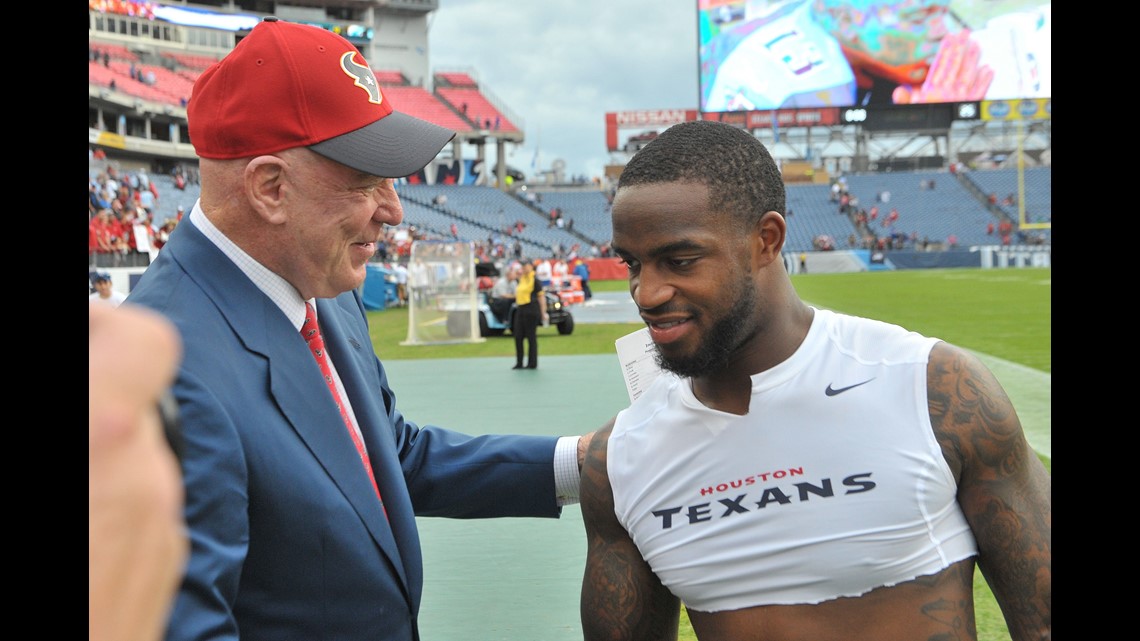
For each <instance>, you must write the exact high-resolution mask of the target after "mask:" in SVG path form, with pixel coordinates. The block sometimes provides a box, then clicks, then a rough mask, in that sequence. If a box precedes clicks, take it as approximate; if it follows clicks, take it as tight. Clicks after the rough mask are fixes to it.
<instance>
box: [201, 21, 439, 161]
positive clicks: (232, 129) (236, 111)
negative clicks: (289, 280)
mask: <svg viewBox="0 0 1140 641" xmlns="http://www.w3.org/2000/svg"><path fill="white" fill-rule="evenodd" d="M186 119H187V124H188V127H189V132H190V142H191V143H193V145H194V150H195V151H196V152H197V153H198V155H199V156H201V157H202V158H214V159H233V158H248V157H251V156H260V155H263V154H272V153H275V152H278V151H282V150H285V149H291V148H293V147H308V148H309V149H312V150H313V151H315V152H316V153H318V154H321V155H322V156H325V157H326V158H330V159H332V160H334V161H336V162H338V163H341V164H342V165H347V166H349V167H352V168H353V169H356V170H357V171H362V172H364V173H367V174H372V175H374V176H383V177H385V178H400V177H403V176H408V175H411V174H414V173H415V172H417V171H419V170H420V169H423V167H424V166H425V165H427V164H428V163H429V162H431V160H432V158H435V157H436V155H437V154H439V152H440V150H441V149H443V146H444V145H446V144H447V143H448V142H449V141H450V140H451V139H452V138H454V137H455V132H454V131H451V130H450V129H446V128H444V127H439V126H437V125H434V124H432V123H430V122H427V121H424V120H420V119H418V118H413V117H412V116H409V115H407V114H404V113H400V112H398V111H394V110H393V108H392V104H391V103H390V102H389V101H387V100H385V98H384V94H383V93H382V92H381V91H380V85H378V84H377V83H376V76H375V75H374V74H373V73H372V69H371V68H370V67H369V66H368V62H367V61H366V60H364V56H362V55H361V54H360V52H359V51H357V49H356V47H354V46H353V45H352V43H350V42H349V41H348V40H345V39H344V38H343V37H341V36H339V35H337V34H335V33H332V32H331V31H327V30H325V29H321V28H320V27H313V26H309V25H303V24H296V23H291V22H286V21H284V20H280V19H278V18H275V17H272V16H270V17H267V18H265V19H264V20H263V21H262V22H259V23H258V24H257V25H256V26H255V27H254V28H253V29H252V30H251V31H250V33H249V35H248V36H246V37H245V38H243V39H242V40H241V41H240V42H238V44H237V46H236V47H234V49H233V51H231V52H230V53H229V54H227V55H226V57H225V58H222V60H220V61H219V62H217V63H216V64H214V65H213V66H211V67H210V68H209V69H206V71H204V72H202V75H201V76H199V77H198V80H197V81H195V83H194V90H193V92H192V93H191V96H190V102H189V104H188V105H187V107H186Z"/></svg>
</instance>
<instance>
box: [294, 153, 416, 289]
mask: <svg viewBox="0 0 1140 641" xmlns="http://www.w3.org/2000/svg"><path fill="white" fill-rule="evenodd" d="M287 158H288V162H289V164H288V167H287V169H286V175H287V183H286V186H287V188H288V189H289V192H288V194H287V201H286V202H287V205H286V206H287V209H288V222H287V223H286V224H287V225H289V226H290V228H289V230H288V232H289V233H288V236H289V237H290V242H289V243H288V247H282V248H281V251H282V252H289V254H290V255H291V258H290V257H289V256H285V257H283V261H282V262H283V263H285V264H286V265H287V266H286V267H284V269H286V270H288V271H290V273H289V275H287V276H286V278H287V280H289V281H290V282H291V283H293V285H294V286H295V287H297V289H298V290H299V291H301V292H302V295H303V296H305V297H306V298H308V297H311V296H319V297H327V298H331V297H333V296H337V295H339V294H341V293H343V292H346V291H349V290H352V289H356V288H357V287H359V286H360V285H361V284H362V283H364V279H365V276H366V275H367V263H368V260H369V259H370V258H371V257H372V255H373V254H374V253H376V248H377V244H378V242H379V241H380V239H381V238H383V235H384V225H398V224H400V222H401V221H403V219H404V210H403V207H402V205H401V204H400V198H399V196H398V195H397V194H396V188H395V182H394V181H393V180H392V179H391V178H381V177H379V176H373V175H370V174H365V173H362V172H359V171H357V170H355V169H352V168H350V167H346V166H344V165H341V164H339V163H337V162H334V161H332V160H329V159H327V158H325V157H323V156H321V155H319V154H316V153H314V152H312V151H309V150H307V149H293V150H288V156H287Z"/></svg>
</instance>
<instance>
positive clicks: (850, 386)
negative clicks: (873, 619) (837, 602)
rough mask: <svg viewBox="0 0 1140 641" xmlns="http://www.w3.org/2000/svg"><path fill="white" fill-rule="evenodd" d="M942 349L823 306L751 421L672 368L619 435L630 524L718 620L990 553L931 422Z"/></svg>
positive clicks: (626, 415) (662, 573) (654, 561)
mask: <svg viewBox="0 0 1140 641" xmlns="http://www.w3.org/2000/svg"><path fill="white" fill-rule="evenodd" d="M937 342H938V340H937V339H933V338H927V337H924V336H921V335H919V334H917V333H914V332H909V331H907V330H905V329H903V328H901V327H898V326H896V325H890V324H887V323H883V322H880V321H876V320H870V319H863V318H857V317H853V316H846V315H841V314H836V313H833V312H830V311H826V310H820V309H817V310H815V318H814V320H813V322H812V326H811V329H810V330H809V331H808V334H807V337H806V338H805V339H804V342H803V344H802V345H801V346H800V347H799V348H798V349H797V350H796V352H795V353H794V354H793V355H792V356H791V357H790V358H788V359H787V360H786V361H784V362H783V363H781V364H779V365H777V366H776V367H774V368H772V369H769V370H767V371H765V372H761V373H760V374H757V375H755V376H753V377H752V401H751V405H750V410H749V412H748V414H747V415H745V416H737V415H735V414H729V413H725V412H720V411H717V410H712V409H709V408H707V407H705V406H704V405H702V404H701V403H700V401H698V400H697V399H696V397H695V396H694V395H693V393H692V390H691V388H690V385H689V380H688V379H681V378H678V377H676V376H674V375H672V374H670V373H668V372H666V373H663V374H662V375H661V376H659V377H658V378H657V380H656V381H654V383H653V384H652V385H651V386H650V388H649V389H647V390H646V391H645V392H644V393H643V394H642V395H641V396H640V397H639V398H638V399H637V401H636V402H635V403H633V404H632V405H631V406H630V407H629V408H628V409H626V410H623V411H622V412H621V413H619V414H618V417H617V422H616V424H615V425H614V428H613V433H612V435H611V437H610V441H609V446H608V447H609V463H608V466H609V470H608V471H609V477H610V482H611V485H612V487H613V494H614V504H615V512H616V514H617V518H618V520H619V521H620V522H621V524H622V525H623V526H624V527H625V529H626V530H627V531H628V532H629V533H630V535H631V536H632V538H633V540H634V542H635V543H636V544H637V547H638V549H639V550H640V551H641V554H642V556H643V557H644V558H645V559H646V561H648V563H649V565H650V566H651V567H652V568H653V571H654V572H655V573H656V574H657V576H658V577H660V579H661V581H662V582H663V583H664V584H665V585H666V586H667V587H668V588H669V589H670V590H671V591H672V592H673V594H675V595H677V596H678V597H679V598H680V599H681V600H682V601H683V602H684V603H685V604H686V606H687V607H689V608H692V609H694V610H698V611H705V612H714V611H719V610H736V609H740V608H746V607H752V606H758V605H770V604H799V603H819V602H822V601H826V600H829V599H835V598H838V597H851V596H858V595H861V594H864V593H866V592H868V591H870V590H872V589H874V588H877V587H880V586H890V585H895V584H897V583H901V582H903V581H908V580H911V579H914V578H916V577H919V576H923V575H928V574H933V573H936V572H938V571H940V570H942V569H943V568H945V567H947V566H949V565H950V564H952V563H955V562H957V561H960V560H962V559H965V558H968V557H970V556H974V555H976V554H977V544H976V542H975V540H974V536H973V534H972V532H971V531H970V527H969V525H968V524H967V522H966V519H965V516H964V515H963V514H962V511H961V509H960V508H959V506H958V503H957V501H956V498H955V494H956V491H957V485H956V483H955V480H954V477H953V475H952V473H951V471H950V468H949V466H948V465H947V464H946V461H945V459H944V458H943V456H942V451H941V450H940V449H939V447H938V443H937V442H936V440H935V438H934V433H933V429H932V427H931V424H930V414H929V410H928V407H927V395H926V394H927V392H926V363H927V359H928V357H929V354H930V350H931V348H932V347H933V346H934V344H935V343H937Z"/></svg>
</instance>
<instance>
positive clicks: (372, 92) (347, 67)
mask: <svg viewBox="0 0 1140 641" xmlns="http://www.w3.org/2000/svg"><path fill="white" fill-rule="evenodd" d="M355 53H356V52H355V51H346V52H344V55H342V56H341V57H340V68H341V69H343V70H344V72H345V73H346V74H348V75H349V76H351V77H352V78H353V84H355V85H356V86H357V87H360V88H361V89H363V90H365V91H367V92H368V102H371V103H374V104H377V105H378V104H380V103H382V102H384V96H383V95H381V94H380V85H378V84H376V76H375V75H374V74H373V73H372V70H371V69H369V68H368V67H367V66H364V65H361V64H359V63H357V62H356V61H355V60H353V59H352V57H353V55H354V54H355Z"/></svg>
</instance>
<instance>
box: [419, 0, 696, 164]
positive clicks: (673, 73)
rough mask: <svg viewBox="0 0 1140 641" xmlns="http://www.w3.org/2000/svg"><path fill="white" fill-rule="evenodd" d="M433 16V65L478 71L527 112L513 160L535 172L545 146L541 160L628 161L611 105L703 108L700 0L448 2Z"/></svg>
mask: <svg viewBox="0 0 1140 641" xmlns="http://www.w3.org/2000/svg"><path fill="white" fill-rule="evenodd" d="M431 20H432V23H431V30H430V35H429V58H430V65H431V67H432V69H433V70H439V69H468V70H471V71H473V72H474V74H475V75H476V77H477V78H478V80H479V81H480V86H481V88H482V89H483V91H484V92H486V93H488V94H490V95H492V96H493V97H495V98H497V99H498V100H499V101H501V102H502V103H503V104H504V105H505V106H506V107H507V109H508V110H509V111H510V112H512V113H513V114H515V115H517V116H518V117H520V119H521V120H522V122H523V123H525V131H526V142H525V143H524V144H522V145H508V146H507V160H508V163H509V164H510V165H511V166H513V167H517V168H519V169H523V170H524V171H526V172H527V173H528V174H529V173H531V171H530V162H531V159H532V158H533V157H534V152H535V149H536V148H537V149H538V150H539V151H540V153H541V160H540V164H541V165H542V166H543V168H549V167H550V163H551V162H552V161H553V160H554V159H555V158H561V159H563V160H565V162H566V172H567V174H568V175H570V176H578V175H584V176H586V177H587V178H591V177H594V176H600V175H601V174H602V170H603V168H604V166H605V165H606V164H610V163H611V162H617V163H618V164H620V163H622V162H624V156H622V155H621V154H618V155H616V156H613V157H611V154H610V153H609V152H608V151H607V150H606V144H605V115H606V113H607V112H611V111H627V110H637V109H696V106H697V100H698V96H697V51H696V47H697V8H696V0H657V1H653V0H636V1H634V0H578V1H571V0H543V1H540V2H517V1H515V2H509V1H507V0H441V2H440V7H439V9H438V10H437V11H436V12H435V13H434V14H433V15H432V17H431ZM493 156H494V150H493V149H489V151H488V158H489V159H493Z"/></svg>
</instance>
